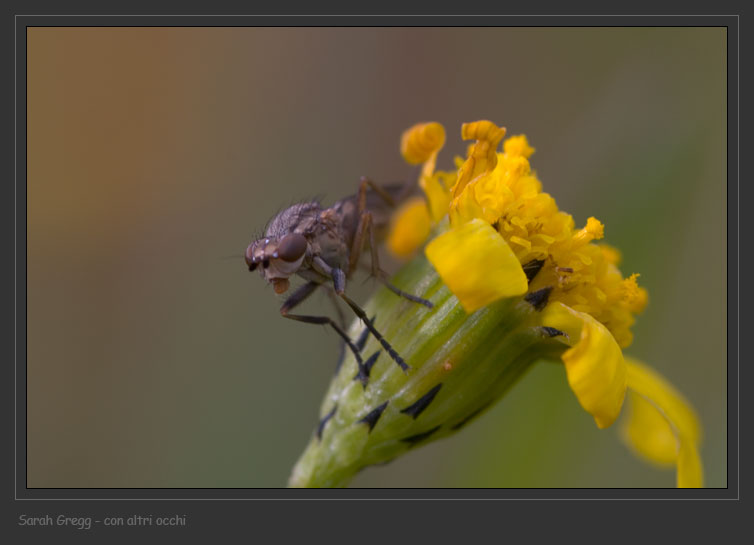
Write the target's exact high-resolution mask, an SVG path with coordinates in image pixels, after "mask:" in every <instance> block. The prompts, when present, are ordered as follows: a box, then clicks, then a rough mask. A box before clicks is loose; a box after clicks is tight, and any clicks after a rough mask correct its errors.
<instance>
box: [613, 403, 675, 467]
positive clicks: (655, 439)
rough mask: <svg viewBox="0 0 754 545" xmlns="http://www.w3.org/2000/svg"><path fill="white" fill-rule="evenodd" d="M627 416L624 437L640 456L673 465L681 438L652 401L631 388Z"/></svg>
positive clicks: (623, 424) (657, 462) (623, 425)
mask: <svg viewBox="0 0 754 545" xmlns="http://www.w3.org/2000/svg"><path fill="white" fill-rule="evenodd" d="M626 405H627V409H628V410H627V411H626V416H625V417H624V420H623V422H622V430H621V437H622V438H623V440H624V442H625V443H627V444H628V445H629V446H630V447H631V449H632V450H633V451H634V452H635V453H636V454H637V455H639V456H640V457H642V458H644V459H645V460H648V461H650V462H652V463H653V464H656V465H658V466H674V465H675V463H676V461H677V460H678V440H677V439H676V437H675V433H673V429H672V428H671V427H670V423H668V421H667V420H666V419H665V417H663V416H662V415H661V414H660V412H659V411H658V410H657V409H655V407H654V405H652V404H651V403H650V402H649V401H647V400H646V399H644V398H643V397H641V396H640V395H639V394H637V393H636V392H633V391H631V390H629V391H628V402H627V403H626Z"/></svg>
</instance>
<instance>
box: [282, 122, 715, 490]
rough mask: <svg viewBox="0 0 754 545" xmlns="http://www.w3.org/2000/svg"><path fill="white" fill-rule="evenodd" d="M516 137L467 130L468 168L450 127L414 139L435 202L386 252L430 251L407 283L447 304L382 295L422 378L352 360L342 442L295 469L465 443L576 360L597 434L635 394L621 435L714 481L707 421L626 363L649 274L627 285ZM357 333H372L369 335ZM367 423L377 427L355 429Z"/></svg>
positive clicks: (342, 396) (341, 396)
mask: <svg viewBox="0 0 754 545" xmlns="http://www.w3.org/2000/svg"><path fill="white" fill-rule="evenodd" d="M505 133H506V131H505V129H503V128H500V127H498V126H496V125H495V124H494V123H492V122H490V121H477V122H474V123H467V124H464V125H463V127H462V129H461V135H462V137H463V138H464V139H466V140H472V141H473V142H472V144H471V145H470V146H469V148H468V152H467V156H466V158H465V159H458V160H457V161H456V162H457V166H458V168H457V170H455V171H436V170H435V166H436V160H437V155H438V152H439V151H440V149H441V148H442V146H443V145H444V142H445V131H444V129H443V128H442V126H441V125H439V124H438V123H423V124H419V125H415V126H414V127H412V128H411V129H409V130H407V131H406V132H405V133H404V135H403V138H402V140H401V152H402V154H403V156H404V158H405V159H406V160H407V161H408V162H409V163H412V164H419V163H422V171H421V174H420V178H419V184H420V186H421V187H422V189H423V190H424V194H425V200H418V199H414V200H412V201H410V202H409V203H407V204H406V205H404V207H402V208H401V209H400V210H399V212H398V213H397V214H396V217H395V218H394V220H393V224H392V231H391V233H390V235H389V238H388V246H389V248H390V249H392V250H393V251H394V253H396V254H397V255H399V256H402V257H406V256H410V255H412V254H414V253H416V251H417V250H418V249H419V248H420V247H421V246H422V245H424V244H425V243H426V245H425V247H424V255H425V256H426V259H425V258H424V256H421V255H418V256H417V257H416V258H414V260H413V261H412V262H411V263H409V264H408V265H407V266H406V268H405V269H404V270H403V271H402V272H401V273H399V274H398V276H397V277H396V279H395V281H396V284H398V285H399V287H400V288H401V289H403V290H404V291H408V292H410V293H416V294H417V295H420V296H421V297H424V298H429V299H430V300H432V302H433V303H434V304H435V308H434V309H433V310H428V309H418V308H412V307H407V306H406V305H407V303H405V302H403V301H396V300H395V299H391V294H390V293H389V292H387V290H385V291H383V292H380V293H378V295H377V296H376V297H375V298H374V299H373V302H372V304H371V309H370V310H371V311H373V312H375V313H376V314H377V315H378V318H377V319H378V320H379V319H380V318H383V319H385V320H386V321H385V322H383V323H385V324H387V325H386V326H385V327H387V336H388V338H390V339H391V342H392V343H393V345H394V346H395V347H396V349H398V350H399V351H400V352H401V353H402V354H403V356H404V358H406V360H407V361H409V362H410V363H411V365H412V368H411V372H410V373H409V374H408V376H406V375H404V374H401V373H400V372H398V371H396V370H395V369H393V368H392V367H391V366H388V365H387V364H383V366H382V369H381V370H380V371H379V372H378V371H377V370H376V369H375V372H374V373H373V375H372V377H370V378H369V382H362V384H361V386H362V387H363V388H357V387H354V386H353V382H354V381H353V379H352V378H351V377H350V376H348V373H351V374H353V370H354V369H355V368H354V367H353V366H355V365H356V364H355V362H350V361H348V359H347V361H346V364H345V368H346V369H347V372H346V373H344V372H343V371H341V372H340V373H339V375H338V376H337V377H336V379H335V380H334V382H333V385H332V386H331V389H330V392H329V393H328V396H327V398H326V399H325V403H324V404H323V413H322V414H323V418H324V417H327V420H328V421H329V420H330V419H333V420H335V422H336V424H333V425H332V426H331V427H332V428H337V430H333V432H332V433H335V434H336V435H333V436H332V437H331V439H330V440H329V441H328V442H327V445H326V446H323V445H320V444H318V445H319V446H317V445H315V446H314V447H312V446H311V445H310V449H309V450H308V451H307V453H306V454H305V455H304V457H303V458H302V462H300V464H299V466H297V468H298V469H301V468H305V469H311V467H310V466H311V465H312V463H313V462H312V460H311V459H307V455H310V456H311V457H315V458H316V456H319V455H320V454H322V452H324V451H327V452H330V454H331V455H332V457H334V458H335V459H338V458H339V462H338V463H335V462H333V461H332V460H331V459H330V458H329V457H327V456H325V458H327V459H328V460H329V461H328V462H326V465H327V464H330V467H335V466H338V464H340V465H339V466H338V467H341V468H342V467H348V468H351V469H352V470H353V469H354V468H356V469H358V468H360V467H363V466H365V465H369V464H373V463H378V462H381V461H385V460H386V459H390V458H392V457H394V456H396V455H397V454H399V453H400V452H401V451H402V450H405V449H406V448H409V447H410V446H413V445H415V444H418V443H420V442H423V441H426V440H428V439H429V438H430V437H432V438H437V437H442V436H444V435H448V434H450V433H453V432H454V431H455V430H457V429H458V428H460V427H461V426H462V425H463V424H465V423H466V422H467V421H468V420H470V419H471V418H473V417H475V416H476V415H478V414H479V413H480V412H482V411H483V410H484V409H485V408H487V407H488V406H489V405H490V404H491V403H493V402H494V401H496V400H497V399H499V398H500V397H501V396H502V394H503V393H504V392H505V391H506V390H507V389H508V388H509V387H510V386H511V385H512V384H513V383H514V382H515V381H516V380H518V379H519V378H520V377H521V376H522V375H523V373H524V372H525V370H526V369H528V368H529V366H530V365H531V364H533V363H534V362H536V361H538V360H541V359H546V360H547V359H549V360H555V361H560V362H562V364H563V365H564V367H565V371H566V376H567V379H568V384H569V385H570V387H571V389H572V390H573V392H574V394H575V395H576V398H577V399H578V401H579V403H580V404H581V406H582V407H583V408H584V409H585V410H586V411H587V412H588V413H589V414H591V415H592V417H593V418H594V420H595V422H596V424H597V426H598V427H599V428H606V427H608V426H610V425H611V424H612V423H613V422H614V421H615V420H616V419H617V417H618V416H619V414H620V412H621V409H622V406H623V403H624V399H625V397H626V392H627V391H629V392H630V395H629V399H630V400H631V402H632V404H633V409H632V411H631V412H630V415H629V418H628V420H627V423H626V426H625V427H624V433H623V438H624V439H625V440H626V441H627V442H628V443H629V444H630V445H631V447H632V448H633V449H634V450H635V451H636V452H637V453H638V454H639V455H640V456H643V457H645V458H648V459H650V460H651V461H654V462H656V463H659V464H668V463H671V464H675V465H676V466H677V468H678V470H677V474H678V485H679V486H701V485H702V470H701V461H700V459H699V455H698V451H697V448H698V444H699V441H700V438H701V433H700V428H699V424H698V422H697V419H696V416H695V415H694V412H693V410H692V409H691V407H690V406H689V404H688V403H687V402H686V401H685V400H684V399H683V398H682V396H681V395H680V394H678V393H677V392H675V390H674V389H672V387H671V386H670V385H669V384H668V383H667V382H666V381H665V380H664V379H662V378H661V377H660V376H659V375H658V374H657V373H655V372H654V371H651V370H650V369H649V368H647V367H645V366H644V365H643V364H641V363H639V362H636V361H635V360H632V359H628V358H626V357H625V356H624V354H623V349H625V348H627V347H628V346H629V345H630V344H631V342H632V339H633V336H632V333H631V326H632V325H633V324H634V321H635V317H636V315H637V314H638V313H640V312H641V311H642V310H643V309H644V307H645V306H646V304H647V301H648V296H647V292H646V290H645V289H644V288H642V287H641V286H639V284H638V281H637V278H638V277H639V275H638V274H632V275H630V276H628V277H624V276H623V275H622V273H621V271H620V270H619V269H618V264H619V262H620V253H619V252H618V250H616V249H615V248H612V247H610V246H608V245H605V244H602V243H598V242H597V241H600V240H601V239H603V238H604V235H605V227H604V225H603V224H602V223H601V222H600V221H599V220H597V219H596V218H593V217H591V218H589V219H588V220H587V221H586V224H585V225H584V226H583V227H580V228H578V227H576V225H575V222H574V220H573V217H572V216H571V215H570V214H567V213H565V212H563V211H560V210H559V209H558V206H557V204H556V202H555V200H554V199H553V197H551V196H550V195H549V194H547V193H544V192H543V191H542V184H541V182H540V181H539V180H538V178H537V176H536V174H535V173H534V172H533V171H532V169H531V166H530V164H529V158H530V157H531V155H532V154H533V153H534V148H532V147H531V146H530V145H529V142H528V140H527V139H526V137H525V136H523V135H519V136H512V137H509V138H508V139H506V140H504V141H503V138H504V137H505ZM501 142H502V144H503V145H502V148H503V149H502V151H499V147H500V143H501ZM392 297H393V298H394V295H393V296H392ZM367 307H368V308H369V307H370V304H368V305H367ZM352 331H353V333H354V334H359V335H361V334H362V333H361V331H362V329H361V326H360V325H359V324H355V326H354V328H352ZM374 346H375V347H376V345H374ZM370 349H371V345H370V344H369V343H368V342H367V344H366V347H365V351H366V352H367V354H369V353H370V352H369V350H370ZM372 357H373V358H375V361H376V360H377V358H379V351H378V352H375V355H374V356H372ZM373 364H374V361H373V362H372V365H373ZM370 369H371V368H370ZM357 375H358V373H357ZM361 377H362V378H363V373H362V374H361ZM367 386H369V387H367ZM349 411H350V414H349ZM406 415H408V416H410V417H412V418H406ZM419 415H421V420H422V422H421V423H419V422H418V421H419V419H418V418H417V417H418V416H419ZM326 422H327V421H326ZM365 422H366V423H367V424H368V430H366V429H364V426H361V427H359V426H355V427H354V425H353V424H354V423H362V424H363V423H365ZM378 423H379V425H380V427H379V428H378V427H376V425H377V424H378ZM320 431H321V430H320ZM319 440H320V441H321V440H322V438H321V437H320V439H319ZM355 445H357V446H356V447H355ZM323 449H324V450H323ZM333 449H335V450H333ZM338 449H340V450H338ZM312 453H314V454H312ZM317 453H319V454H317ZM346 453H348V454H349V455H348V456H347V455H346ZM349 456H350V457H349ZM333 464H334V465H333ZM315 465H316V464H315ZM302 471H303V470H302ZM325 473H327V472H326V471H325ZM302 475H303V473H302V472H300V473H298V474H297V473H296V472H294V477H293V479H292V482H293V483H294V484H302V483H304V482H305V479H303V478H302ZM307 476H308V477H311V475H310V474H307Z"/></svg>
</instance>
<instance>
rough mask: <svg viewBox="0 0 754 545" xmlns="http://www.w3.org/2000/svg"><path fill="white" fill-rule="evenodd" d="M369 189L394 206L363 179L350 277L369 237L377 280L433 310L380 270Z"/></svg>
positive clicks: (371, 183) (387, 197) (351, 254)
mask: <svg viewBox="0 0 754 545" xmlns="http://www.w3.org/2000/svg"><path fill="white" fill-rule="evenodd" d="M367 187H371V188H372V189H374V190H375V191H377V193H378V194H379V195H380V196H381V197H382V198H383V199H385V201H386V202H387V203H388V204H390V205H393V204H394V203H393V201H392V199H391V198H390V195H388V194H387V193H385V191H384V190H383V189H382V188H379V186H378V185H377V184H375V183H374V182H372V181H370V180H368V179H367V178H362V179H361V185H360V186H359V196H358V206H359V208H358V211H359V225H358V227H357V228H356V234H355V235H354V237H353V245H352V247H351V251H350V254H349V259H348V267H349V275H350V274H351V273H352V272H353V271H354V270H355V269H356V266H357V265H358V263H359V258H361V252H362V251H363V250H364V242H365V238H366V237H367V236H369V251H370V252H371V258H372V275H373V276H374V277H375V278H377V280H379V281H380V282H382V283H383V284H384V285H385V287H387V288H388V289H389V290H390V291H392V292H393V293H395V294H396V295H398V296H399V297H403V298H404V299H408V300H409V301H412V302H414V303H419V304H421V305H424V306H425V307H427V308H432V307H433V305H432V303H431V302H430V301H427V300H426V299H424V298H422V297H419V296H417V295H412V294H410V293H407V292H405V291H403V290H402V289H400V288H398V287H396V286H394V285H393V284H391V283H390V282H389V281H388V274H387V273H386V272H385V271H383V270H382V269H381V268H380V257H379V252H378V251H377V245H376V244H375V241H374V230H373V229H372V214H371V212H369V211H368V210H367V209H366V192H367ZM378 188H379V190H378Z"/></svg>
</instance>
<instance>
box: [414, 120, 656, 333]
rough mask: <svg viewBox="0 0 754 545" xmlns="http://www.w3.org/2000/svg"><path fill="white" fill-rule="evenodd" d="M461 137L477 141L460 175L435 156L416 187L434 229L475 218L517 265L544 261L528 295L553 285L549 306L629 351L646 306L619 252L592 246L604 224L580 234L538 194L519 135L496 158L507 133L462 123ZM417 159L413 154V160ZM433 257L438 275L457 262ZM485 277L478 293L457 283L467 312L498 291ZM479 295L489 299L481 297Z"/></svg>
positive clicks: (594, 223)
mask: <svg viewBox="0 0 754 545" xmlns="http://www.w3.org/2000/svg"><path fill="white" fill-rule="evenodd" d="M427 130H428V129H419V128H417V127H414V128H412V129H411V130H410V131H409V132H411V131H418V132H416V135H415V136H413V137H410V136H406V134H404V137H403V138H404V141H412V140H411V139H412V138H413V139H415V140H416V141H417V142H418V141H420V140H421V139H422V138H424V137H423V136H421V135H422V134H423V133H422V132H421V131H427ZM431 130H433V131H436V130H437V129H431ZM461 134H462V137H463V138H464V139H468V140H475V142H473V143H472V144H471V145H470V146H469V147H468V151H467V156H466V158H465V160H458V159H457V160H456V167H457V168H458V170H457V171H455V172H454V171H435V170H434V168H435V160H436V154H430V155H431V157H429V158H428V159H426V162H425V165H424V170H423V172H422V176H421V178H420V185H421V186H422V187H423V188H424V189H425V193H426V194H427V197H428V200H429V203H430V210H431V216H432V221H433V222H434V223H437V222H439V221H440V219H442V217H443V216H444V215H445V214H446V213H447V214H448V216H449V217H450V227H451V230H452V229H455V228H457V227H460V226H462V225H464V224H466V223H467V222H469V221H472V220H474V219H481V220H483V221H485V222H486V223H488V224H490V225H492V226H493V227H494V228H495V230H496V231H497V232H498V234H499V235H500V236H501V237H502V238H503V239H504V240H505V242H506V243H507V244H508V245H509V246H510V249H511V250H512V251H513V253H514V254H515V257H516V258H517V260H518V261H519V262H520V263H521V265H522V266H523V264H525V263H529V262H531V261H533V260H538V261H543V262H544V265H543V266H542V269H541V270H540V271H539V272H538V274H537V275H536V277H535V278H534V279H533V280H532V282H531V283H530V286H529V291H530V292H531V291H536V290H538V289H541V288H543V287H546V286H553V287H554V289H553V292H552V294H551V295H550V301H560V302H562V303H564V304H566V305H569V306H571V307H572V308H574V309H576V310H578V311H580V312H585V313H588V314H590V315H591V316H593V317H594V318H595V319H596V320H598V321H599V322H600V323H602V324H603V325H604V326H605V327H606V328H607V329H608V330H609V331H610V332H611V333H612V335H613V336H614V337H615V340H616V341H617V342H618V344H619V345H620V346H621V347H622V348H625V347H626V346H628V345H629V344H631V341H632V340H633V335H632V334H631V331H630V328H631V326H632V325H633V323H634V321H635V319H634V315H635V314H637V313H638V312H640V311H641V309H642V308H643V307H644V306H645V305H646V302H647V299H648V298H647V292H646V290H644V289H643V288H641V287H639V286H638V284H637V283H636V276H634V277H629V278H628V279H626V280H625V281H624V279H623V276H622V274H621V272H620V270H618V268H617V265H618V263H619V262H620V252H618V251H617V250H616V249H614V248H612V247H610V246H607V245H604V244H600V245H599V246H598V245H597V244H595V243H594V241H596V240H600V239H602V238H603V237H604V234H605V231H604V230H605V227H604V225H603V224H602V222H600V221H599V220H597V219H596V218H594V217H590V218H589V219H588V220H587V222H586V225H585V226H584V227H583V228H581V229H577V228H576V227H575V223H574V220H573V217H572V216H571V215H570V214H567V213H565V212H562V211H560V210H559V209H558V206H557V203H556V202H555V199H554V198H553V197H552V196H550V195H549V194H547V193H544V192H543V191H542V183H541V182H540V181H539V179H538V178H537V176H536V174H535V173H533V171H532V170H531V166H530V164H529V157H531V155H532V153H534V148H532V147H531V146H530V145H529V142H528V140H527V139H526V137H525V136H524V135H516V136H512V137H510V138H508V139H506V140H505V141H504V142H503V146H502V147H503V152H502V153H501V152H498V146H499V144H500V142H501V140H502V139H503V137H504V136H505V129H503V128H501V127H497V126H496V125H495V124H494V123H492V122H490V121H477V122H474V123H466V124H464V125H463V126H462V129H461ZM443 135H444V132H443ZM420 136H421V137H420ZM443 141H444V140H443ZM416 147H417V148H420V147H421V146H418V145H417V146H416ZM404 156H405V154H404ZM418 157H419V154H418V153H415V154H414V155H413V156H412V158H413V159H416V158H418ZM407 160H409V159H408V158H407ZM430 181H432V182H431V183H430ZM417 230H418V231H422V232H423V231H424V227H423V226H418V227H417ZM479 251H482V250H481V248H479ZM433 255H434V259H436V260H437V261H438V262H437V263H435V261H432V259H430V261H432V263H433V265H435V268H437V269H438V270H440V269H444V268H446V267H445V263H444V262H445V261H448V260H453V259H454V258H453V256H451V255H446V254H443V255H438V254H437V253H436V252H435V254H433ZM461 270H463V271H464V273H463V274H464V275H466V276H468V273H469V271H468V267H466V268H463V269H459V273H458V274H461V272H460V271H461ZM487 276H489V275H487ZM484 278H485V277H482V278H481V279H480V284H479V285H478V287H476V288H473V287H471V286H469V285H468V283H467V282H466V281H461V280H460V279H459V281H458V282H457V283H458V284H460V285H463V286H464V290H465V292H464V293H465V296H466V297H468V298H469V299H468V302H469V303H471V304H466V306H467V308H472V307H477V306H478V305H481V304H483V303H485V302H486V304H489V303H491V302H492V301H493V300H494V299H489V300H488V298H491V297H494V296H495V293H497V291H496V290H494V289H492V290H491V289H489V286H485V285H483V284H484ZM446 280H448V281H449V282H450V283H452V280H450V279H446ZM491 281H492V280H491ZM449 285H450V284H449ZM479 294H486V295H483V296H482V297H478V295H479ZM456 295H458V294H456ZM462 302H463V301H462Z"/></svg>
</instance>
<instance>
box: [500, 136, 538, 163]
mask: <svg viewBox="0 0 754 545" xmlns="http://www.w3.org/2000/svg"><path fill="white" fill-rule="evenodd" d="M503 150H504V151H505V155H507V156H509V157H518V156H521V157H526V158H527V159H528V158H529V157H531V155H532V153H534V151H535V149H534V148H533V147H531V146H530V145H529V141H528V140H527V139H526V136H525V135H523V134H519V135H516V136H511V137H510V138H508V139H507V140H506V141H505V142H503Z"/></svg>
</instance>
